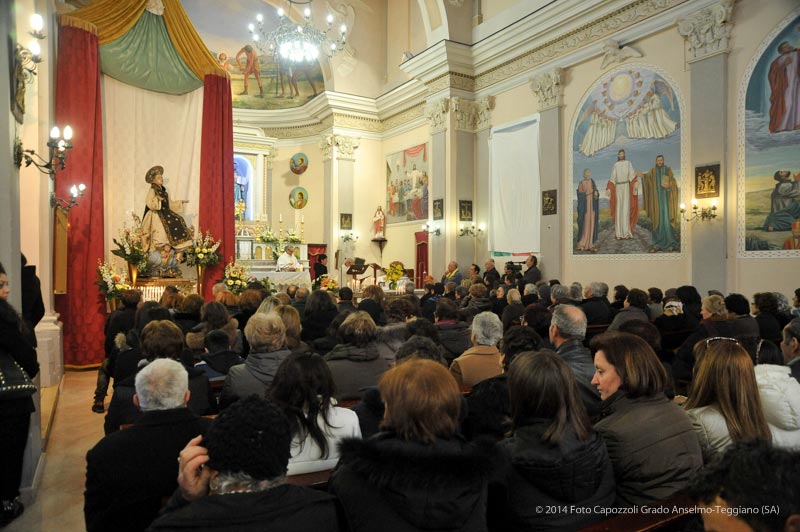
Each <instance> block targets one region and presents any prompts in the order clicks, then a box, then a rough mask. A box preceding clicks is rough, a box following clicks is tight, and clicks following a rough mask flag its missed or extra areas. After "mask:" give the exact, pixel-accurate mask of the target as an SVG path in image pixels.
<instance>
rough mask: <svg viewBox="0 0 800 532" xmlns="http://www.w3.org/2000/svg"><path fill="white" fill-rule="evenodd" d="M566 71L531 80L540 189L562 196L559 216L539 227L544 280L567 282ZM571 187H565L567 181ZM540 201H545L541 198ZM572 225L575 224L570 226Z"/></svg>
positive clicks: (543, 220)
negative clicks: (563, 116) (536, 111)
mask: <svg viewBox="0 0 800 532" xmlns="http://www.w3.org/2000/svg"><path fill="white" fill-rule="evenodd" d="M561 79H562V70H561V69H560V68H554V69H552V70H550V71H547V72H543V73H541V74H538V75H536V76H534V77H533V78H532V79H531V90H532V91H533V93H534V94H535V95H536V98H537V99H538V101H539V124H540V126H539V172H540V174H539V175H540V179H539V183H540V188H541V190H542V191H544V190H553V189H555V190H556V191H557V194H558V213H557V214H552V215H547V216H544V215H543V216H542V218H541V225H540V226H539V228H538V230H539V237H540V239H541V240H540V242H541V246H540V250H539V254H538V258H539V268H540V269H541V270H542V276H543V279H563V271H564V267H563V257H564V255H565V254H566V253H565V250H564V247H563V245H564V239H565V235H564V224H563V223H562V220H571V212H572V209H571V205H572V201H571V197H570V195H571V191H572V178H571V176H563V172H562V170H563V168H562V164H561V160H562V155H563V153H562V151H563V146H562V138H563V136H564V132H563V131H562V128H561V108H562V107H563V89H562V84H561ZM563 179H566V180H567V183H568V184H567V185H566V186H565V185H564V180H563ZM536 201H541V199H540V198H537V199H536ZM568 223H571V222H568Z"/></svg>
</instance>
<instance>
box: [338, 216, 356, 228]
mask: <svg viewBox="0 0 800 532" xmlns="http://www.w3.org/2000/svg"><path fill="white" fill-rule="evenodd" d="M339 229H343V230H346V231H351V230H352V229H353V215H352V214H351V213H349V212H340V213H339Z"/></svg>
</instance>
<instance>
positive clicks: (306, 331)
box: [300, 308, 339, 343]
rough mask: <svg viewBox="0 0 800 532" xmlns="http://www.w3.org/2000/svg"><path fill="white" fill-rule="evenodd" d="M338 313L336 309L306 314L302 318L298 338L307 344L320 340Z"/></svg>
mask: <svg viewBox="0 0 800 532" xmlns="http://www.w3.org/2000/svg"><path fill="white" fill-rule="evenodd" d="M338 313H339V310H338V309H336V308H332V309H330V310H325V311H320V312H315V313H313V314H306V315H305V316H303V330H302V332H301V333H300V338H301V339H302V340H303V341H304V342H309V343H311V342H313V341H314V340H316V339H317V338H322V337H323V336H325V335H326V334H327V331H328V327H329V326H330V324H331V322H332V321H333V318H335V317H336V315H337V314H338Z"/></svg>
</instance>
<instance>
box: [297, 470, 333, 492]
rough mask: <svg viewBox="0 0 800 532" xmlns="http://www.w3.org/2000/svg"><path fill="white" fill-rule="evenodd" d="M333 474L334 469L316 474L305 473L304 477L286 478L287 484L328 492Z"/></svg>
mask: <svg viewBox="0 0 800 532" xmlns="http://www.w3.org/2000/svg"><path fill="white" fill-rule="evenodd" d="M331 473H333V469H326V470H325V471H316V472H314V473H303V474H302V475H288V476H287V477H286V482H288V483H289V484H294V485H295V486H305V487H307V488H313V489H315V490H321V491H327V490H328V481H329V480H330V478H331Z"/></svg>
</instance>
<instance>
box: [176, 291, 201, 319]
mask: <svg viewBox="0 0 800 532" xmlns="http://www.w3.org/2000/svg"><path fill="white" fill-rule="evenodd" d="M204 303H205V300H204V299H203V296H201V295H200V294H189V295H188V296H186V297H184V298H183V301H181V304H180V305H179V306H178V312H182V313H184V314H200V309H201V308H203V304H204Z"/></svg>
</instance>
